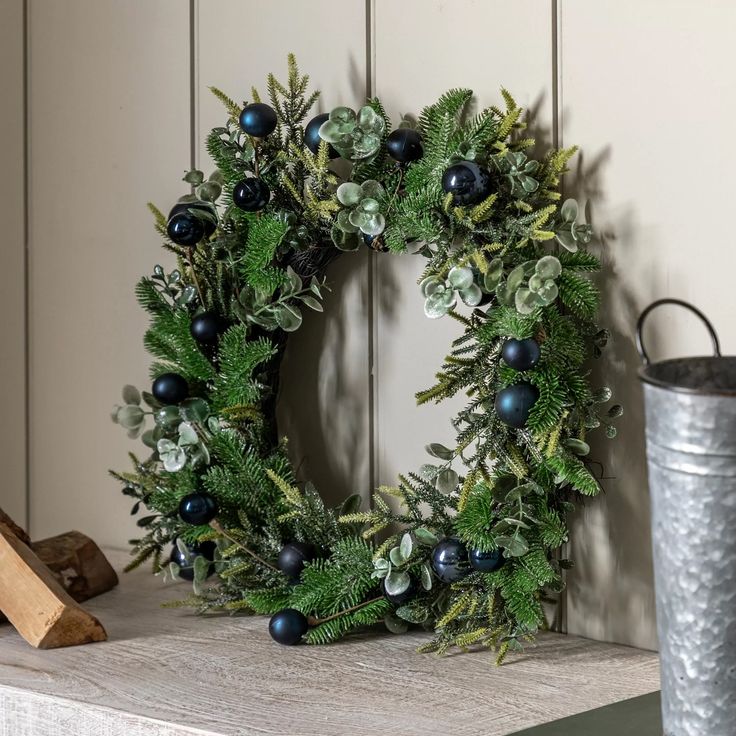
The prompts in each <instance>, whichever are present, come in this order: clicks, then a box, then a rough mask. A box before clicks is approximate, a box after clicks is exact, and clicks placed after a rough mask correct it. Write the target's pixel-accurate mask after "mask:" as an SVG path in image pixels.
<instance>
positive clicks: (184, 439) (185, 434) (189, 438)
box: [179, 422, 199, 447]
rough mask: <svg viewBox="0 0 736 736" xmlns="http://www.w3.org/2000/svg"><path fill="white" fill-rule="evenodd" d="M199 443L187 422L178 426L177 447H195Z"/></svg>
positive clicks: (192, 428) (195, 433) (197, 437)
mask: <svg viewBox="0 0 736 736" xmlns="http://www.w3.org/2000/svg"><path fill="white" fill-rule="evenodd" d="M198 443H199V436H198V435H197V432H196V431H195V430H194V427H192V425H191V424H189V422H182V423H181V424H180V425H179V446H180V447H183V446H184V445H196V444H198Z"/></svg>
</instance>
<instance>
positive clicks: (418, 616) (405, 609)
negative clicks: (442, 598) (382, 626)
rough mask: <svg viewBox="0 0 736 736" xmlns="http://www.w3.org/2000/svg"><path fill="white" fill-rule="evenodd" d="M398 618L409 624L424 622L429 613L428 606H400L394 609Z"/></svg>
mask: <svg viewBox="0 0 736 736" xmlns="http://www.w3.org/2000/svg"><path fill="white" fill-rule="evenodd" d="M395 613H396V615H397V616H398V617H399V618H402V619H404V621H408V622H409V623H410V624H421V623H424V622H425V621H426V620H427V619H428V618H429V615H430V611H429V608H427V606H417V605H411V606H400V607H399V608H397V609H396V611H395Z"/></svg>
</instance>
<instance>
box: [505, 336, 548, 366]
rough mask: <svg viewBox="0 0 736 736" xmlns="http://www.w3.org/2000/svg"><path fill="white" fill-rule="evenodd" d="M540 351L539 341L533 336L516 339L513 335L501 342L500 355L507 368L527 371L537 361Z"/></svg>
mask: <svg viewBox="0 0 736 736" xmlns="http://www.w3.org/2000/svg"><path fill="white" fill-rule="evenodd" d="M541 355H542V351H541V350H540V349H539V343H538V342H537V341H536V340H535V339H534V338H533V337H527V338H526V340H516V339H514V338H513V337H512V338H510V339H509V340H506V342H505V343H504V344H503V347H502V348H501V357H502V358H503V359H504V362H505V363H506V365H507V366H509V368H513V369H514V370H515V371H528V370H531V369H532V368H534V366H535V365H536V364H537V363H539V358H540V357H541Z"/></svg>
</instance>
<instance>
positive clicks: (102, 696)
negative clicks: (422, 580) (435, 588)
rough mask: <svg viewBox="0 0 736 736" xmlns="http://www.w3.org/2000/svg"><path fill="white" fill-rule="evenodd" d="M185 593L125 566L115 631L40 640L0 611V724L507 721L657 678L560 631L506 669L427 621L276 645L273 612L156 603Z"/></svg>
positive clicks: (210, 729)
mask: <svg viewBox="0 0 736 736" xmlns="http://www.w3.org/2000/svg"><path fill="white" fill-rule="evenodd" d="M108 554H109V556H110V559H111V561H112V562H113V564H114V566H115V567H116V569H120V567H122V565H123V564H124V562H125V561H126V559H127V557H126V555H125V554H124V553H120V552H109V551H108ZM187 592H188V586H187V585H186V584H176V585H168V586H164V585H163V584H162V583H161V580H160V578H156V577H154V576H152V575H150V574H148V573H147V571H137V572H135V573H131V574H124V575H121V584H120V586H119V587H118V588H117V589H116V590H114V591H112V592H110V593H106V594H105V595H102V596H100V597H98V598H96V599H94V600H92V601H89V602H88V603H87V604H86V605H87V607H88V609H89V610H90V611H91V612H92V613H93V614H94V615H95V616H98V617H99V618H100V620H101V621H102V622H103V624H104V626H105V627H106V629H107V631H108V634H109V637H110V638H109V641H108V642H105V643H99V644H89V645H86V646H81V647H73V648H69V649H59V650H53V651H45V652H42V651H37V650H34V649H32V648H31V647H29V646H28V645H27V644H26V643H25V642H24V641H23V640H22V639H21V638H20V637H19V636H18V634H17V633H16V632H15V631H14V630H13V629H12V628H11V627H10V626H8V625H7V624H6V625H3V626H0V733H3V734H13V736H52V735H53V736H132V734H136V736H175V735H176V736H179V734H200V735H202V734H217V735H218V736H220V735H222V734H227V735H231V734H233V735H237V736H250V734H258V735H259V736H264V735H268V734H271V735H272V734H288V736H346V735H348V734H373V733H380V732H386V733H397V734H401V735H402V736H413V735H414V734H417V735H419V734H421V735H422V736H432V735H433V734H438V735H439V734H443V735H444V734H448V733H452V734H453V735H454V736H465V735H468V736H469V735H470V734H473V735H475V734H479V733H483V734H484V736H505V735H506V734H510V733H513V732H515V731H518V730H521V729H525V728H529V727H531V726H535V725H538V724H541V723H547V722H549V721H554V720H556V719H558V718H563V717H566V716H570V715H573V714H576V713H580V712H582V711H586V710H589V709H591V708H596V707H598V706H603V705H608V704H610V703H613V702H616V701H619V700H623V699H625V698H631V697H635V696H638V695H642V694H645V693H649V692H652V691H654V690H656V689H657V688H658V687H659V671H658V664H657V657H656V654H654V653H653V652H645V651H640V650H636V649H630V648H628V647H622V646H616V645H610V644H601V643H598V642H592V641H588V640H585V639H580V638H577V637H572V636H562V635H557V634H547V635H544V636H542V637H541V638H540V640H539V642H538V643H537V645H536V646H534V647H530V648H529V649H528V650H527V651H526V653H525V654H524V655H523V656H520V657H515V658H514V659H512V660H511V661H510V662H509V663H508V664H506V665H504V666H503V667H500V668H497V667H495V666H494V665H493V658H492V656H491V655H490V654H488V653H486V652H478V653H471V654H456V655H450V656H445V657H442V658H440V657H436V656H434V655H422V654H417V653H416V652H415V648H416V647H417V645H418V644H420V643H421V642H422V641H425V640H426V635H424V634H421V633H417V634H409V635H404V636H392V635H390V634H385V635H380V636H375V635H372V636H366V637H362V636H361V637H354V638H351V639H349V640H347V641H344V642H341V643H339V644H335V645H333V646H329V647H308V646H299V647H281V646H278V645H277V644H275V643H274V642H272V641H271V639H270V637H269V635H268V631H267V626H266V620H265V619H263V618H245V617H243V618H231V617H220V616H217V617H205V618H203V617H198V616H194V615H192V614H191V613H190V612H189V611H187V610H182V609H162V608H160V603H162V602H164V601H167V600H176V599H179V598H183V597H185V596H186V595H187ZM19 594H21V592H20V591H19Z"/></svg>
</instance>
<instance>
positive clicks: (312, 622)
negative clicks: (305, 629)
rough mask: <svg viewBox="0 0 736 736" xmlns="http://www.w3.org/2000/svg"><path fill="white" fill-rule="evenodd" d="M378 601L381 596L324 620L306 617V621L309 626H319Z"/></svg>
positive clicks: (381, 598)
mask: <svg viewBox="0 0 736 736" xmlns="http://www.w3.org/2000/svg"><path fill="white" fill-rule="evenodd" d="M380 600H383V596H382V595H378V596H376V597H375V598H371V599H370V600H367V601H363V602H362V603H358V604H357V605H355V606H351V607H350V608H346V609H345V610H343V611H338V612H337V613H333V614H332V616H326V617H325V618H317V617H316V616H308V617H307V621H308V622H309V625H310V626H319V625H320V624H324V623H326V622H327V621H332V620H333V619H336V618H340V616H344V615H345V614H346V613H352V612H353V611H357V610H358V609H360V608H364V607H365V606H367V605H369V604H370V603H375V602H376V601H380Z"/></svg>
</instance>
